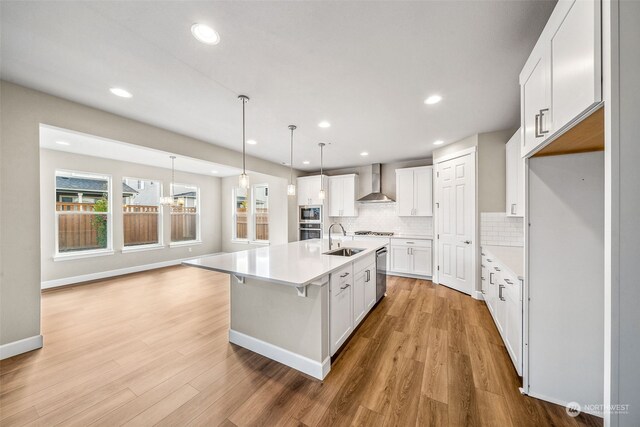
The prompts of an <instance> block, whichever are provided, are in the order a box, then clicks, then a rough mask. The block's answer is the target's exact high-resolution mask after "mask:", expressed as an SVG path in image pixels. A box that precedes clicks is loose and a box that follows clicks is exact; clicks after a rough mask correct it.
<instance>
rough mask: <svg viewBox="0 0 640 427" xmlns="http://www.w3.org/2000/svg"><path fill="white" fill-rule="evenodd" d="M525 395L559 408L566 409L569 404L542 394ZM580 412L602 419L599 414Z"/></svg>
mask: <svg viewBox="0 0 640 427" xmlns="http://www.w3.org/2000/svg"><path fill="white" fill-rule="evenodd" d="M526 395H527V396H529V397H534V398H536V399H540V400H545V401H547V402H551V403H555V404H556V405H560V406H564V407H566V406H567V404H568V403H569V402H565V401H564V400H560V399H556V398H553V397H549V396H545V395H544V394H538V393H531V392H529V393H526ZM578 403H579V402H578ZM581 412H584V413H585V414H589V415H594V416H596V417H600V418H602V417H603V415H602V414H601V413H599V412H593V411H584V410H581Z"/></svg>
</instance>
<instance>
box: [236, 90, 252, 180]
mask: <svg viewBox="0 0 640 427" xmlns="http://www.w3.org/2000/svg"><path fill="white" fill-rule="evenodd" d="M238 99H239V100H240V101H242V174H241V175H240V177H239V179H238V184H239V185H240V188H244V189H247V188H249V176H247V169H246V161H247V140H246V138H245V118H244V106H245V104H246V103H247V102H249V97H248V96H246V95H239V96H238Z"/></svg>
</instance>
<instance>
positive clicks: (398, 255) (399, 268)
mask: <svg viewBox="0 0 640 427" xmlns="http://www.w3.org/2000/svg"><path fill="white" fill-rule="evenodd" d="M409 249H410V248H409V247H407V246H391V269H390V270H391V271H396V272H398V273H402V272H405V273H409V272H411V255H409V252H410V251H409Z"/></svg>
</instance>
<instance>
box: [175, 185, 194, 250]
mask: <svg viewBox="0 0 640 427" xmlns="http://www.w3.org/2000/svg"><path fill="white" fill-rule="evenodd" d="M174 185H183V186H185V187H193V188H195V189H196V238H195V239H193V240H180V241H179V242H174V241H172V240H171V229H169V247H170V248H174V247H180V246H189V245H199V244H201V243H202V235H201V232H202V230H201V228H202V227H201V224H200V220H201V217H200V206H201V202H200V187H199V186H198V185H194V184H182V183H174V184H169V188H170V189H171V190H170V194H175V193H174V191H175V190H174V188H173V186H174ZM169 209H171V208H169ZM171 215H172V214H171V210H169V218H171ZM169 227H171V225H169Z"/></svg>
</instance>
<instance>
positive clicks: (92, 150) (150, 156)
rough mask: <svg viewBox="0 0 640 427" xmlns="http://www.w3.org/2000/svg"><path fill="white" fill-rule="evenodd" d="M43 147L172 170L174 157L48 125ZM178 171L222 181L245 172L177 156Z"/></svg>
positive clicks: (44, 128) (43, 129) (42, 131)
mask: <svg viewBox="0 0 640 427" xmlns="http://www.w3.org/2000/svg"><path fill="white" fill-rule="evenodd" d="M60 142H61V143H62V144H60ZM40 147H42V148H48V149H50V150H57V151H64V152H67V153H75V154H83V155H85V156H94V157H101V158H105V159H113V160H120V161H123V162H131V163H138V164H141V165H147V166H155V167H158V168H165V169H171V158H170V157H169V156H171V155H174V154H172V153H167V152H165V151H160V150H152V149H150V148H146V147H140V146H139V145H134V144H127V143H124V142H119V141H114V140H111V139H106V138H100V137H97V136H93V135H87V134H85V133H80V132H74V131H69V130H66V129H60V128H56V127H53V126H48V125H40ZM175 169H176V170H177V171H183V172H190V173H197V174H200V175H208V176H215V177H220V178H222V177H226V176H234V175H240V173H241V172H242V170H240V169H236V168H233V167H230V166H226V165H221V164H218V163H212V162H207V161H204V160H199V159H194V158H191V157H185V156H176V161H175Z"/></svg>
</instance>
